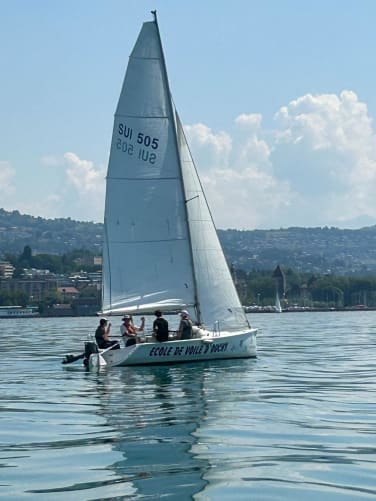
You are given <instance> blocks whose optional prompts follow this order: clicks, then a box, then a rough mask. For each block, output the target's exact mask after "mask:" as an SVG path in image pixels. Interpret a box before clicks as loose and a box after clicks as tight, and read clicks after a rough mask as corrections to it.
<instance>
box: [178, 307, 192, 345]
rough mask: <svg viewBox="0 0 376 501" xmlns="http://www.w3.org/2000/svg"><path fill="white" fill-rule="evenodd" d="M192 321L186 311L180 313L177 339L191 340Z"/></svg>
mask: <svg viewBox="0 0 376 501" xmlns="http://www.w3.org/2000/svg"><path fill="white" fill-rule="evenodd" d="M191 337H192V320H191V319H190V318H189V315H188V312H187V310H182V311H181V312H180V324H179V329H178V339H191Z"/></svg>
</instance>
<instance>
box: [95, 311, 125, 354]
mask: <svg viewBox="0 0 376 501" xmlns="http://www.w3.org/2000/svg"><path fill="white" fill-rule="evenodd" d="M110 329H111V324H110V323H108V321H107V318H101V319H100V320H99V325H98V327H97V330H96V331H95V341H96V342H97V345H98V348H100V349H101V350H105V349H106V348H110V347H111V346H113V349H117V348H120V346H119V343H118V341H110V339H109V336H110Z"/></svg>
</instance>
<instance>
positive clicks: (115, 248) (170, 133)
mask: <svg viewBox="0 0 376 501" xmlns="http://www.w3.org/2000/svg"><path fill="white" fill-rule="evenodd" d="M153 14H154V20H153V21H152V22H146V23H144V24H143V26H142V29H141V32H140V34H139V36H138V39H137V41H136V44H135V47H134V49H133V51H132V53H131V56H130V59H129V64H128V68H127V72H126V75H125V79H124V83H123V88H122V91H121V94H120V98H119V102H118V106H117V110H116V113H115V122H114V129H113V136H112V145H111V153H110V160H109V165H108V172H107V185H106V204H105V220H104V226H105V242H104V252H103V291H102V314H105V315H123V314H129V315H132V314H133V315H139V314H153V312H154V310H157V309H158V310H162V311H164V312H171V311H179V310H180V309H184V310H188V312H189V315H190V317H191V319H192V320H193V323H194V325H195V327H194V335H193V338H192V339H189V340H175V339H172V340H170V341H168V342H164V343H157V342H155V341H153V338H152V337H151V336H146V342H143V343H137V344H134V345H132V346H129V347H121V349H117V350H106V351H105V352H103V353H101V361H102V362H103V360H102V359H104V363H106V364H107V365H110V366H113V365H135V364H155V363H166V362H174V363H175V362H186V361H192V360H210V359H218V358H244V357H254V356H256V333H257V329H254V328H251V327H250V325H249V323H248V319H247V317H246V315H245V313H244V310H243V308H242V305H241V303H240V301H239V297H238V295H237V292H236V289H235V286H234V283H233V280H232V277H231V274H230V271H229V268H228V265H227V263H226V260H225V257H224V255H223V251H222V248H221V245H220V243H219V239H218V236H217V232H216V229H215V226H214V223H213V220H212V216H211V213H210V210H209V207H208V204H207V201H206V198H205V194H204V192H203V188H202V185H201V182H200V179H199V177H198V174H197V171H196V167H195V165H194V162H193V159H192V157H191V153H190V150H189V147H188V144H187V141H186V137H185V135H184V131H183V127H182V124H181V121H180V118H179V115H178V113H177V111H176V109H175V107H174V104H173V101H172V97H171V94H170V89H169V83H168V78H167V72H166V65H165V59H164V54H163V49H162V45H161V39H160V32H159V28H158V23H157V18H156V14H155V12H153ZM91 357H93V361H94V360H95V357H97V359H98V355H96V354H93V355H91Z"/></svg>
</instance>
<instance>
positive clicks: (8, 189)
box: [0, 160, 16, 196]
mask: <svg viewBox="0 0 376 501" xmlns="http://www.w3.org/2000/svg"><path fill="white" fill-rule="evenodd" d="M15 174H16V171H15V169H14V168H13V167H12V165H11V164H10V162H7V161H4V160H0V194H2V195H3V196H7V195H11V194H12V193H13V192H14V185H13V178H14V176H15Z"/></svg>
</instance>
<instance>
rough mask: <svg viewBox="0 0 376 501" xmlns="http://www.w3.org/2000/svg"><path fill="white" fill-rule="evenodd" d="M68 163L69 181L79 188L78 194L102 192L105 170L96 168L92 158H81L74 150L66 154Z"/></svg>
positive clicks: (65, 157)
mask: <svg viewBox="0 0 376 501" xmlns="http://www.w3.org/2000/svg"><path fill="white" fill-rule="evenodd" d="M64 159H65V161H66V164H67V169H66V174H67V177H68V182H69V183H70V184H72V185H73V186H74V187H75V189H76V190H77V192H78V194H80V195H84V194H87V193H92V194H95V193H100V192H101V191H102V190H103V186H104V171H103V170H102V169H96V168H95V167H94V163H93V162H91V161H90V160H81V159H80V158H79V157H78V155H76V154H75V153H72V152H67V153H65V154H64Z"/></svg>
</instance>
